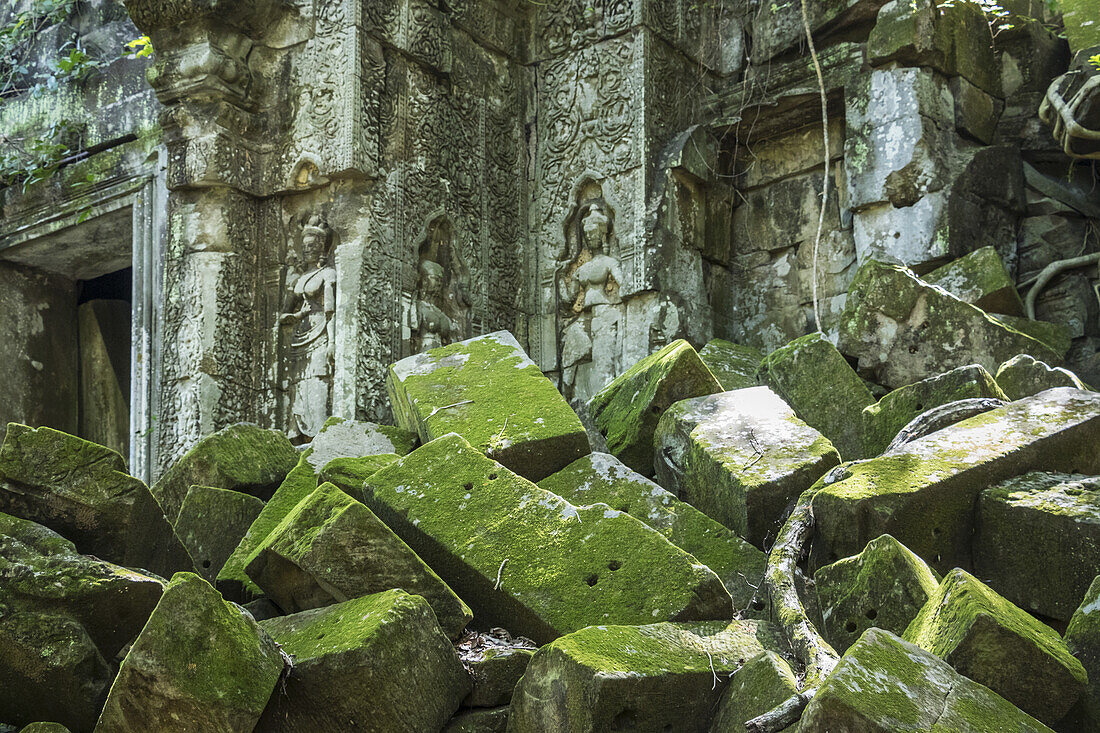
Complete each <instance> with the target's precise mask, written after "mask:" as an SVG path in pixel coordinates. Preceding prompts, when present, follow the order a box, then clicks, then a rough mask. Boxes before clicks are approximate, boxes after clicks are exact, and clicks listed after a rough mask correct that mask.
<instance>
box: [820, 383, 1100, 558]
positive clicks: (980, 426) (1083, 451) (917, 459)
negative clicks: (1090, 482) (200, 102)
mask: <svg viewBox="0 0 1100 733" xmlns="http://www.w3.org/2000/svg"><path fill="white" fill-rule="evenodd" d="M1098 441H1100V394H1097V393H1095V392H1085V391H1082V390H1076V389H1070V388H1064V387H1063V388H1059V389H1051V390H1047V391H1046V392H1042V393H1040V394H1037V395H1035V396H1033V397H1028V398H1026V399H1023V400H1019V401H1018V402H1012V403H1009V404H1008V405H1005V406H1004V407H1001V408H998V409H996V410H991V411H989V412H986V413H984V414H981V415H978V416H976V417H972V418H970V419H969V420H964V421H962V422H960V423H957V424H955V425H952V426H950V427H948V428H944V429H943V430H940V431H938V432H935V433H932V434H931V435H927V436H925V437H923V438H920V439H918V440H914V441H912V442H911V443H907V444H905V445H903V446H901V447H900V448H898V449H896V450H894V451H892V452H890V453H888V454H886V455H883V456H880V457H878V458H873V459H871V460H869V461H865V462H862V463H855V464H849V465H848V466H846V467H845V468H844V469H843V474H842V475H841V477H840V478H839V480H836V481H835V482H834V483H832V484H829V485H826V486H823V487H822V488H821V490H820V492H819V493H818V494H817V495H816V496H815V497H814V502H813V508H814V518H815V520H816V532H815V537H814V550H813V553H812V555H811V563H813V564H816V565H818V566H820V565H822V564H828V563H831V562H835V561H836V560H838V559H840V558H842V557H848V556H850V555H855V554H856V553H858V552H860V551H862V550H863V547H864V546H865V545H866V544H867V543H868V542H870V541H871V540H873V539H874V538H876V537H878V536H880V535H883V534H889V535H892V536H893V537H894V538H896V539H897V540H898V541H899V542H901V543H902V544H904V545H905V546H906V547H908V548H909V549H910V550H912V551H913V552H915V553H917V554H918V555H920V556H921V557H922V558H924V560H925V561H926V562H928V563H929V564H930V565H932V567H933V568H935V569H937V570H938V571H940V572H946V571H948V570H950V569H951V568H953V567H955V566H969V561H970V556H971V540H972V537H973V532H974V517H975V513H976V509H977V506H976V505H977V499H978V494H979V492H981V490H982V489H983V488H986V487H988V486H991V485H993V484H996V483H997V482H999V481H1003V480H1005V479H1007V478H1011V477H1012V476H1017V475H1019V474H1022V473H1025V472H1027V471H1034V470H1045V471H1064V472H1071V473H1089V474H1100V451H1097V450H1096V446H1097V445H1098Z"/></svg>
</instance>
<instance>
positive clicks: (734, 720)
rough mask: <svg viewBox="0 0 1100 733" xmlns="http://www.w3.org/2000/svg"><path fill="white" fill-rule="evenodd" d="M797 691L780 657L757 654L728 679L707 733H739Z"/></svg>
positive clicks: (766, 653)
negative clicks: (727, 684)
mask: <svg viewBox="0 0 1100 733" xmlns="http://www.w3.org/2000/svg"><path fill="white" fill-rule="evenodd" d="M797 692H798V681H797V680H796V679H795V676H794V672H792V671H791V667H790V665H789V664H787V662H786V661H785V660H784V659H783V658H782V657H781V656H779V655H778V654H776V653H775V652H772V651H766V652H763V653H762V654H758V655H756V656H755V657H753V658H752V659H750V660H749V661H748V662H746V663H745V666H744V667H742V668H741V669H739V670H737V671H736V672H734V674H733V677H731V678H730V684H729V687H727V688H726V691H725V692H724V693H723V694H722V701H721V702H720V703H719V704H718V712H717V713H716V714H715V716H714V721H713V722H712V723H711V726H710V733H742V731H744V730H745V723H747V722H748V721H750V720H752V719H753V718H755V717H757V716H760V715H763V714H764V713H767V712H769V711H771V710H773V709H775V708H776V707H778V706H779V705H780V704H781V703H783V702H785V701H786V700H788V699H789V698H791V697H793V696H794V695H795V694H796V693H797Z"/></svg>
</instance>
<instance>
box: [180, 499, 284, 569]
mask: <svg viewBox="0 0 1100 733" xmlns="http://www.w3.org/2000/svg"><path fill="white" fill-rule="evenodd" d="M263 508H264V503H263V502H262V501H260V500H259V499H257V498H256V497H255V496H252V495H250V494H244V493H241V492H240V491H233V490H231V489H216V488H213V487H210V486H192V487H191V489H190V490H189V491H188V492H187V497H186V498H185V499H184V500H183V505H182V506H181V507H180V513H179V516H178V517H177V518H176V536H178V537H179V538H180V541H181V542H183V545H184V547H186V548H187V551H188V553H189V554H190V555H191V559H192V560H194V562H195V568H196V569H197V570H198V572H199V575H201V576H202V577H204V578H206V579H207V580H208V581H210V582H211V583H213V582H214V580H215V578H217V577H218V572H219V571H221V569H222V566H223V565H225V561H226V560H228V559H229V556H230V555H232V554H233V550H234V549H236V547H237V545H239V544H240V542H241V538H242V537H244V533H245V532H247V531H248V528H249V527H251V526H252V523H253V522H254V521H256V517H258V516H259V515H260V512H261V511H263Z"/></svg>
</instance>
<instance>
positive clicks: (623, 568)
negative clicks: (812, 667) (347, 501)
mask: <svg viewBox="0 0 1100 733" xmlns="http://www.w3.org/2000/svg"><path fill="white" fill-rule="evenodd" d="M334 478H335V477H334ZM342 488H344V489H345V490H346V491H348V492H349V493H351V492H355V491H359V490H362V493H363V501H364V502H365V503H366V504H367V506H368V507H370V508H371V509H372V510H373V511H374V513H375V514H377V515H378V516H379V518H381V519H382V521H384V522H385V523H386V524H387V525H388V526H389V527H390V528H391V529H393V530H394V532H396V533H397V535H398V536H399V537H401V539H403V540H404V541H405V542H407V543H408V544H409V546H410V547H412V549H413V550H414V551H415V552H416V553H417V554H418V555H419V556H420V557H421V558H423V559H424V561H425V562H427V563H428V565H429V566H430V567H431V568H432V569H433V570H435V571H436V572H437V573H439V575H440V576H441V577H442V578H443V579H444V580H445V581H446V582H447V584H448V585H449V586H450V587H451V588H452V589H454V591H455V592H456V593H458V595H459V596H460V597H461V598H462V599H463V600H464V601H466V602H467V603H468V604H469V605H470V606H471V608H473V610H474V617H475V618H476V619H478V622H479V623H480V624H482V625H487V624H490V625H497V626H504V627H507V628H508V630H509V631H511V632H513V633H518V634H522V635H524V636H527V637H530V638H532V639H535V640H536V641H542V642H546V641H550V640H552V639H554V638H556V637H558V636H560V635H562V634H566V633H570V632H572V631H576V630H578V629H581V628H584V627H585V626H590V625H592V624H596V623H613V622H614V623H646V622H652V621H654V620H681V619H683V620H691V619H707V618H729V617H731V616H732V613H733V604H732V600H731V599H730V596H729V593H728V592H727V591H726V589H725V588H724V587H723V586H722V583H721V581H720V580H719V578H718V577H717V576H716V575H715V574H714V573H713V572H712V571H710V570H709V569H708V568H706V567H705V566H703V565H701V564H699V562H698V561H697V560H695V558H693V557H691V556H690V555H688V554H687V553H685V552H684V551H683V550H681V549H679V548H677V547H675V546H674V545H672V544H671V543H669V542H668V540H666V539H665V538H664V537H662V536H661V535H659V534H658V533H657V532H655V531H653V530H652V529H650V528H649V527H646V526H645V525H644V524H642V523H641V522H639V521H638V520H636V519H634V518H633V517H631V516H629V515H627V514H624V513H622V512H619V511H617V510H615V509H612V508H611V507H608V506H606V505H603V504H597V505H595V506H591V507H581V508H578V507H576V506H574V505H573V504H570V503H569V502H567V501H565V500H564V499H562V498H561V497H559V496H556V495H554V494H552V493H550V492H548V491H545V490H543V489H540V488H539V487H537V486H535V485H534V484H532V483H530V482H529V481H527V480H525V479H523V478H521V477H519V476H517V475H516V474H514V473H512V472H511V471H509V470H508V469H506V468H504V467H503V466H501V465H500V464H498V463H496V462H495V461H493V460H491V459H489V458H486V457H485V456H484V455H482V454H481V452H480V451H478V450H477V449H476V448H474V447H472V446H471V445H470V444H469V443H467V442H466V441H465V440H463V439H462V438H461V437H460V436H458V435H449V436H444V437H443V438H439V439H436V440H435V441H432V442H431V443H429V444H427V445H425V446H422V447H420V448H418V449H417V450H415V451H413V452H412V453H410V454H409V455H408V456H405V457H404V458H402V459H400V460H399V461H397V462H395V463H393V464H391V465H390V466H387V467H386V468H383V469H382V470H380V471H378V472H377V473H375V474H374V475H373V476H371V477H370V478H369V479H368V480H367V482H366V486H361V485H352V486H343V487H342Z"/></svg>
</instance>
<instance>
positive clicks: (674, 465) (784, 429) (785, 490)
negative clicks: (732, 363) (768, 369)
mask: <svg viewBox="0 0 1100 733" xmlns="http://www.w3.org/2000/svg"><path fill="white" fill-rule="evenodd" d="M653 442H654V446H655V448H656V450H657V451H658V456H659V460H658V461H657V479H658V481H660V482H661V483H662V484H663V485H664V486H666V487H668V488H669V489H670V490H672V491H673V492H675V493H677V494H678V495H679V496H680V497H682V498H683V500H684V501H685V502H687V503H689V504H691V505H692V506H694V507H695V508H697V509H698V510H700V511H701V512H703V513H704V514H706V515H707V516H709V517H711V518H712V519H715V520H717V521H719V522H721V523H722V524H724V525H725V526H727V527H729V528H730V529H731V530H733V531H734V532H735V533H736V534H737V535H739V536H741V537H744V538H745V539H747V540H748V541H749V542H751V543H752V544H753V545H755V546H757V547H759V548H764V547H767V546H770V543H771V540H773V539H774V538H775V536H776V534H777V533H778V531H779V529H780V524H781V522H782V521H783V515H784V513H785V511H786V509H787V507H788V505H789V504H790V503H791V502H793V501H794V500H795V499H796V498H798V497H799V496H801V494H802V492H804V491H805V490H806V489H808V488H810V486H812V485H813V483H814V482H815V481H817V479H819V478H820V477H821V476H822V475H824V474H825V472H826V471H828V470H829V469H830V468H832V467H833V466H835V465H837V464H838V463H839V462H840V455H839V454H838V453H837V451H836V449H835V448H834V447H833V444H832V443H831V442H829V440H828V439H827V438H825V437H824V436H822V435H821V433H819V432H818V431H816V430H814V429H813V428H812V427H810V426H809V425H807V424H806V423H804V422H802V421H801V420H800V419H798V417H796V416H795V414H794V411H792V410H791V408H790V407H789V406H788V405H787V404H786V403H785V402H784V401H783V400H782V399H780V398H779V397H778V396H777V395H776V394H775V393H774V392H772V391H771V390H770V389H769V388H767V387H750V388H748V389H740V390H736V391H733V392H722V393H720V394H715V395H708V396H706V397H696V398H694V399H690V400H681V401H680V402H677V403H676V404H675V405H673V406H672V407H670V408H669V409H668V410H667V411H666V412H665V414H664V415H663V416H662V417H661V421H660V423H658V425H657V431H656V434H655V435H654V438H653Z"/></svg>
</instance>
